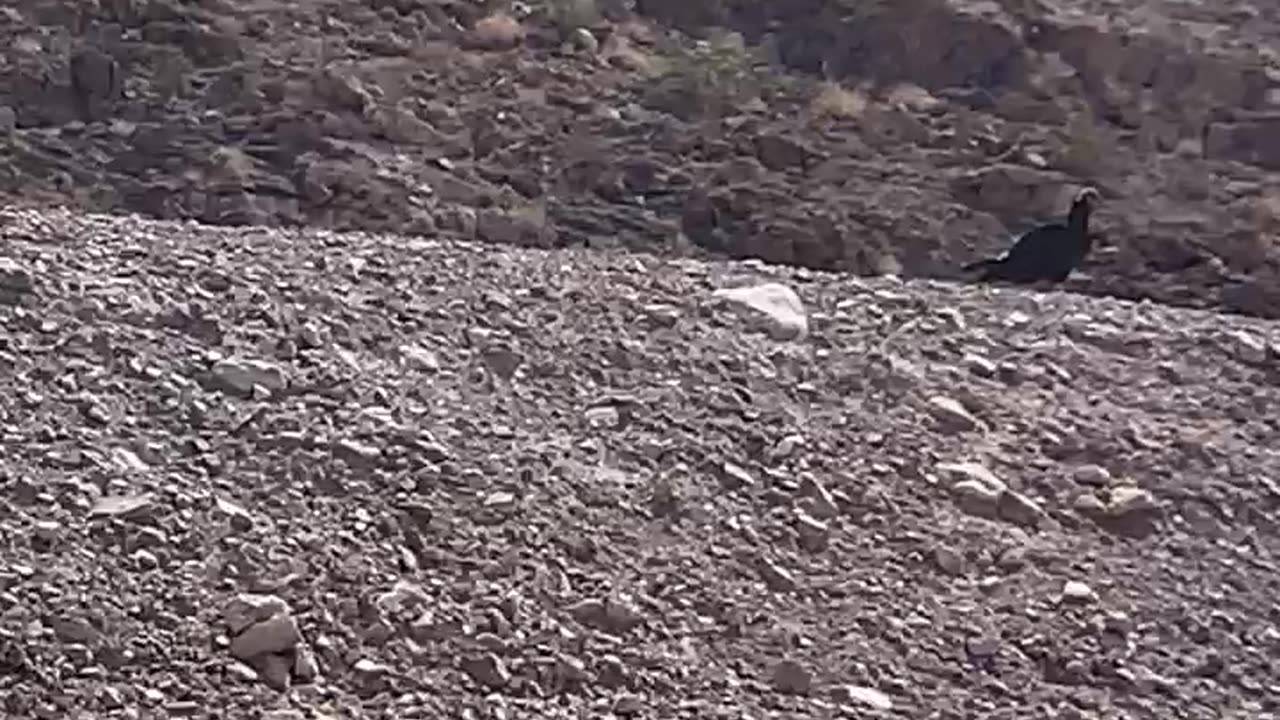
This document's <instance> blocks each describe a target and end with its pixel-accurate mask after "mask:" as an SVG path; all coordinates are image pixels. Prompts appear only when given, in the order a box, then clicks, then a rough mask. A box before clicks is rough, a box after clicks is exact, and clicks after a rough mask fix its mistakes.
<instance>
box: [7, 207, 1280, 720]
mask: <svg viewBox="0 0 1280 720" xmlns="http://www.w3.org/2000/svg"><path fill="white" fill-rule="evenodd" d="M766 279H774V280H780V281H782V282H785V283H788V284H790V285H791V286H792V287H793V288H795V290H796V291H797V292H798V293H799V295H800V296H801V297H802V298H803V300H804V302H805V304H806V305H807V307H808V309H809V312H810V317H809V327H810V332H809V335H808V337H807V338H805V339H803V340H801V341H798V342H784V341H776V340H771V339H770V338H769V336H768V334H767V333H764V332H761V331H759V330H757V329H756V324H755V323H754V322H752V321H749V319H747V318H746V316H743V315H741V314H739V313H735V312H732V310H731V307H730V305H729V304H727V303H726V302H724V301H720V302H712V301H711V293H712V290H713V289H715V288H717V287H724V286H726V285H744V284H750V283H754V282H761V281H764V280H766ZM0 299H3V301H4V302H3V304H0V321H2V324H0V328H3V330H0V380H2V381H3V383H4V384H5V387H4V388H3V389H2V390H0V397H2V398H3V403H2V404H0V419H3V420H4V434H5V437H4V447H5V452H4V453H3V456H2V457H3V460H0V462H2V463H3V465H2V466H0V522H2V523H3V536H2V537H3V541H2V542H3V544H0V548H2V552H0V708H2V709H3V711H4V713H5V714H6V716H8V717H50V718H52V717H231V718H236V717H245V718H249V717H254V718H258V717H270V718H277V719H280V718H320V717H331V718H339V717H343V718H345V717H387V718H391V717H395V718H414V717H471V718H535V717H536V718H552V717H574V718H576V717H609V716H610V713H612V714H613V715H615V716H619V717H643V718H673V717H687V718H694V717H698V718H716V717H723V718H738V717H750V718H763V717H796V718H801V717H859V718H866V717H885V718H1010V719H1012V718H1152V717H1162V718H1215V719H1216V718H1227V717H1232V718H1244V717H1248V718H1267V717H1274V716H1275V714H1276V713H1277V711H1278V708H1280V702H1278V699H1280V686H1278V684H1277V683H1278V681H1277V680H1276V678H1278V677H1280V668H1278V667H1277V658H1280V629H1278V628H1277V621H1280V605H1278V604H1277V602H1276V597H1278V596H1280V574H1278V573H1277V570H1276V564H1275V562H1276V560H1275V557H1276V552H1277V549H1280V541H1278V540H1277V533H1276V525H1275V521H1274V520H1273V519H1272V518H1273V515H1274V513H1275V510H1276V506H1277V504H1280V487H1278V486H1277V483H1276V480H1275V478H1276V477H1277V476H1278V475H1280V430H1278V429H1277V414H1276V411H1275V408H1276V407H1277V402H1278V401H1280V392H1278V391H1277V379H1278V378H1280V357H1277V356H1278V354H1280V333H1277V332H1276V329H1275V327H1274V325H1273V324H1268V323H1266V322H1264V321H1258V320H1250V319H1245V318H1239V317H1227V316H1221V315H1215V314H1211V313H1206V312H1198V311H1186V310H1170V309H1167V308H1163V307H1160V306H1154V305H1139V304H1132V303H1125V302H1121V301H1113V300H1105V299H1086V298H1082V297H1079V296H1074V295H1070V294H1065V293H1050V294H1034V293H1029V292H1010V291H1002V290H998V289H982V288H960V287H957V286H951V285H946V284H941V283H928V282H916V281H912V282H909V283H899V282H895V281H892V280H876V281H868V280H852V279H847V278H837V277H834V276H828V275H822V274H817V273H805V272H801V271H792V270H784V269H768V270H765V269H762V268H761V267H759V266H750V265H744V264H731V263H714V264H700V263H693V262H689V261H680V262H677V261H662V260H658V259H654V258H648V257H637V256H628V255H621V254H611V253H587V252H578V251H572V250H562V251H553V252H547V251H535V250H520V249H514V248H499V247H492V246H484V247H482V246H475V245H467V244H458V243H452V242H448V241H438V242H436V241H431V242H428V241H422V240H415V239H410V238H404V237H392V236H371V235H359V234H352V235H339V234H330V233H326V232H323V231H300V232H282V231H275V230H272V231H267V230H245V229H231V228H208V227H200V226H196V225H191V224H186V225H184V224H178V223H161V222H151V221H143V220H137V219H119V218H107V217H99V216H88V217H77V216H73V215H69V214H62V213H59V212H56V211H50V212H45V213H35V212H30V211H10V212H8V213H7V214H3V215H0ZM286 688H287V691H285V689H286ZM464 708H465V709H469V710H462V709H464Z"/></svg>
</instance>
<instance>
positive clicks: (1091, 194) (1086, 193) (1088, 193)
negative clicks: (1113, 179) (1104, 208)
mask: <svg viewBox="0 0 1280 720" xmlns="http://www.w3.org/2000/svg"><path fill="white" fill-rule="evenodd" d="M1101 199H1102V195H1101V194H1099V193H1098V189H1097V188H1094V187H1089V186H1085V187H1082V188H1080V190H1079V191H1078V192H1077V193H1076V196H1075V198H1074V199H1073V200H1072V204H1073V205H1075V204H1084V205H1088V206H1089V207H1093V206H1094V205H1097V204H1098V201H1099V200H1101Z"/></svg>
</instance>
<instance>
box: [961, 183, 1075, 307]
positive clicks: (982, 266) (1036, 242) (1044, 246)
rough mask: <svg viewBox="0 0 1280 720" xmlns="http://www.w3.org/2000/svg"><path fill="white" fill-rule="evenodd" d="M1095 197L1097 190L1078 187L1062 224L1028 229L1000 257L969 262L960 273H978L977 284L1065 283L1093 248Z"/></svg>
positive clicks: (1050, 224)
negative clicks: (1091, 225)
mask: <svg viewBox="0 0 1280 720" xmlns="http://www.w3.org/2000/svg"><path fill="white" fill-rule="evenodd" d="M1098 197H1099V196H1098V191H1097V190H1095V189H1093V188H1091V187H1086V188H1082V189H1081V190H1080V192H1078V193H1076V197H1075V199H1074V200H1072V202H1071V211H1070V212H1069V213H1068V214H1067V222H1066V224H1065V225H1064V224H1063V223H1049V224H1046V225H1041V226H1040V227H1037V228H1034V229H1032V230H1028V231H1027V232H1026V233H1025V234H1023V236H1022V237H1020V238H1018V241H1017V242H1015V243H1014V244H1013V247H1011V248H1009V250H1008V252H1006V253H1005V254H1004V255H1001V256H1000V257H997V258H988V259H986V260H979V261H977V262H972V263H969V264H968V265H965V266H964V268H963V271H964V272H972V271H974V270H980V271H981V273H980V274H979V275H978V278H977V279H978V280H980V281H990V280H1003V281H1005V282H1011V283H1026V284H1030V283H1037V282H1043V281H1049V282H1054V283H1060V282H1062V281H1064V280H1066V279H1067V276H1069V275H1070V274H1071V271H1072V270H1075V269H1076V268H1077V267H1079V266H1080V263H1082V262H1083V261H1084V259H1085V256H1086V255H1088V254H1089V249H1090V248H1091V247H1092V246H1093V238H1094V236H1092V235H1090V234H1089V213H1090V212H1091V211H1092V210H1093V204H1094V203H1095V202H1097V200H1098Z"/></svg>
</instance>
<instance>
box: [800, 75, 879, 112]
mask: <svg viewBox="0 0 1280 720" xmlns="http://www.w3.org/2000/svg"><path fill="white" fill-rule="evenodd" d="M869 103H870V101H869V100H868V99H867V96H866V95H864V94H862V93H861V92H859V91H858V90H850V89H848V88H845V87H844V86H842V85H840V84H839V83H834V82H830V81H826V82H823V83H822V84H821V86H820V89H819V90H818V94H817V95H814V97H813V100H812V101H811V102H810V103H809V109H810V111H812V112H813V114H814V115H817V116H819V117H833V118H843V119H848V118H856V117H859V116H860V115H862V113H864V112H866V110H867V106H868V105H869Z"/></svg>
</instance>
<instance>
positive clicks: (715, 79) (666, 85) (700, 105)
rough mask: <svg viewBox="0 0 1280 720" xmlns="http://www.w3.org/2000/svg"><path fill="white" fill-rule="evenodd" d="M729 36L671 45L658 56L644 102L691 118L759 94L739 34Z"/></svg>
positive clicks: (722, 111) (757, 79)
mask: <svg viewBox="0 0 1280 720" xmlns="http://www.w3.org/2000/svg"><path fill="white" fill-rule="evenodd" d="M732 37H733V36H729V37H726V38H720V39H717V40H716V41H712V42H699V43H697V44H696V45H694V47H693V48H692V49H686V48H673V49H671V50H670V51H669V52H667V53H665V54H664V55H663V56H661V57H660V58H658V59H657V60H656V62H655V72H656V75H657V78H656V80H655V82H654V84H653V85H652V86H651V87H650V89H649V92H648V93H646V96H645V104H646V105H648V106H650V107H656V108H661V109H663V110H665V111H666V112H670V113H671V114H673V115H676V116H678V117H682V118H683V119H692V118H694V117H698V116H717V115H722V114H725V113H726V112H729V111H731V110H733V109H736V108H740V107H741V106H742V105H744V104H745V103H747V102H749V101H751V100H753V99H757V98H759V97H760V91H761V85H762V82H763V79H762V77H761V76H760V74H759V73H758V72H757V70H756V68H755V67H754V66H753V63H752V60H753V58H752V56H751V55H750V54H749V53H748V52H747V50H746V48H745V47H744V46H743V45H742V43H741V38H737V41H736V42H735V41H734V40H733V39H732Z"/></svg>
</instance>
